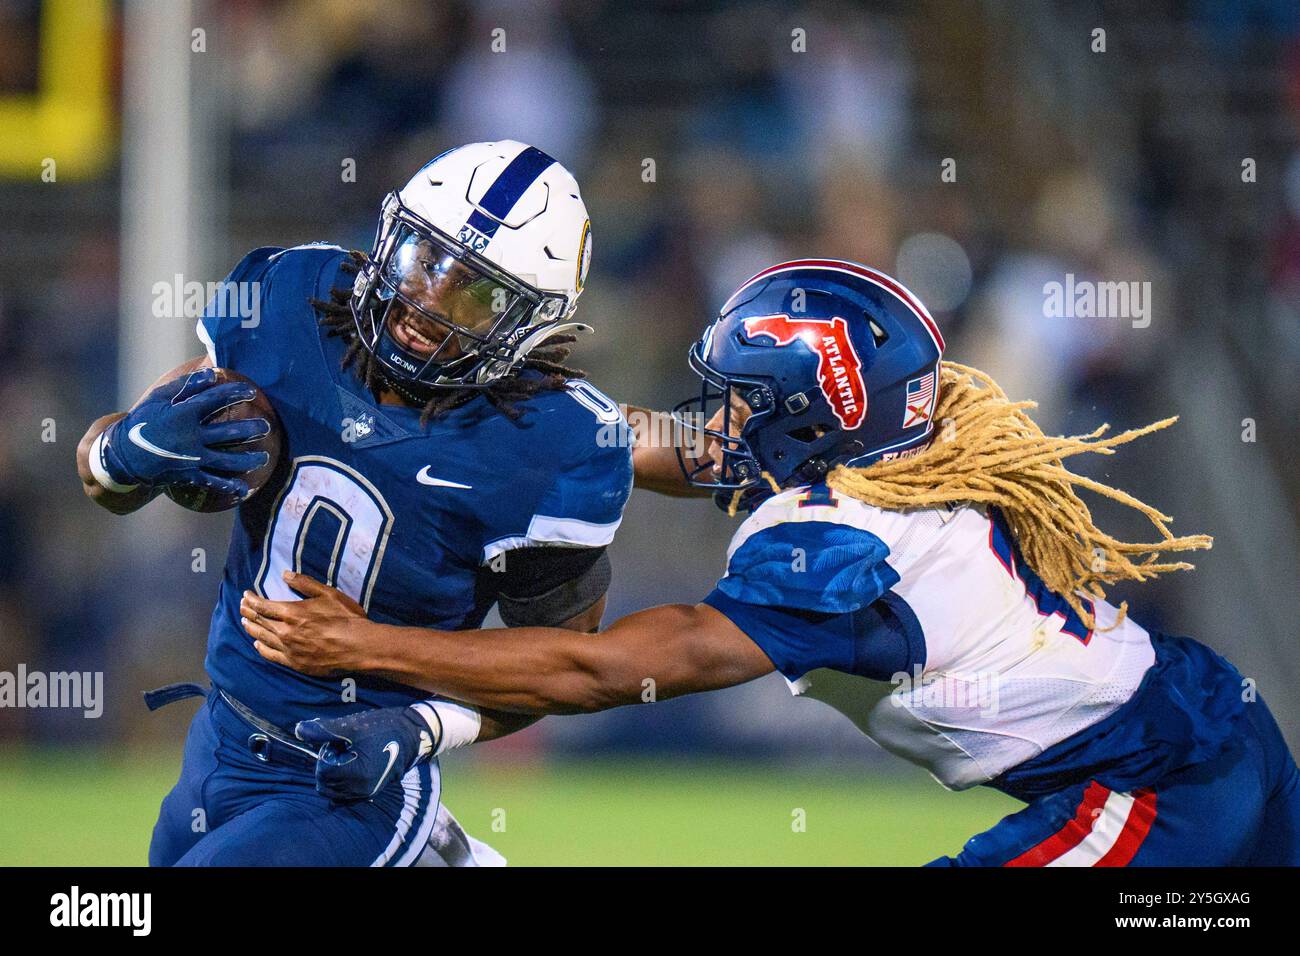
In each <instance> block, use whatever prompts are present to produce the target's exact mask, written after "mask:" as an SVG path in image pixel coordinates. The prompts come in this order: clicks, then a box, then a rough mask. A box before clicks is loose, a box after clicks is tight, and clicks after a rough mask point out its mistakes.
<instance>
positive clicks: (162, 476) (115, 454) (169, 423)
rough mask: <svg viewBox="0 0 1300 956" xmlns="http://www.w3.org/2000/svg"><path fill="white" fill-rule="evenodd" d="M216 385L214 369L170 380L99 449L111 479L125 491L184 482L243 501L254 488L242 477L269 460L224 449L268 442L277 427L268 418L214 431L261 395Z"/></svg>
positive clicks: (244, 387)
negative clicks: (231, 411)
mask: <svg viewBox="0 0 1300 956" xmlns="http://www.w3.org/2000/svg"><path fill="white" fill-rule="evenodd" d="M218 381H219V380H218V375H217V370H216V369H214V368H201V369H198V370H197V371H194V372H191V373H190V374H189V375H187V376H185V378H183V379H182V378H175V379H172V380H171V381H170V382H166V383H164V384H162V385H159V386H158V387H157V388H155V389H154V390H153V391H151V392H150V393H149V394H148V395H146V396H145V397H144V399H143V400H142V401H141V402H140V404H138V405H137V406H136V407H135V408H133V409H131V411H130V412H128V413H127V415H126V417H125V418H122V419H119V420H118V421H116V422H114V423H113V424H112V425H110V426H109V428H108V429H107V430H106V431H105V432H104V436H103V440H102V442H101V443H100V463H101V464H102V465H103V466H104V471H105V472H107V473H108V476H109V477H110V478H112V479H113V480H114V481H115V482H117V483H118V484H120V485H148V486H155V485H169V484H173V483H177V482H181V483H184V484H188V485H194V486H197V487H199V488H207V489H210V490H212V491H215V492H218V493H221V494H234V495H238V496H239V497H240V498H243V497H245V496H246V495H247V494H248V483H247V482H246V481H243V480H241V479H240V478H239V477H238V476H239V475H242V474H246V473H247V472H250V471H253V470H254V469H257V468H261V467H262V466H263V465H265V464H266V462H267V454H266V452H264V451H238V450H236V449H234V448H231V447H226V446H231V445H237V444H238V443H240V442H245V441H251V440H253V439H255V438H260V437H262V436H263V435H265V434H267V433H268V432H269V431H270V430H271V423H270V422H268V421H267V420H266V419H265V418H246V419H243V420H242V421H231V422H213V423H208V421H207V420H208V419H209V418H211V417H212V416H213V415H215V414H216V413H217V412H219V411H221V410H222V409H225V408H229V407H230V406H231V405H238V404H240V403H241V402H247V401H250V400H251V399H252V398H253V396H254V395H255V394H256V392H255V390H254V388H253V386H252V385H250V384H249V383H247V382H222V383H220V384H218Z"/></svg>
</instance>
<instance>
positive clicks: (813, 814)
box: [0, 751, 1018, 866]
mask: <svg viewBox="0 0 1300 956" xmlns="http://www.w3.org/2000/svg"><path fill="white" fill-rule="evenodd" d="M178 758H179V755H172V754H167V755H152V754H146V755H138V754H137V755H132V756H129V757H120V758H109V757H106V756H103V755H100V754H97V753H90V754H78V753H74V752H66V751H53V752H51V751H27V752H22V751H19V752H17V753H12V752H11V753H9V754H6V755H4V756H0V865H17V864H26V865H110V866H131V865H140V864H143V863H144V862H145V859H146V853H147V848H148V842H149V833H150V829H151V828H152V826H153V821H154V817H155V814H156V811H157V807H158V801H159V800H160V799H161V798H162V796H163V794H165V793H166V792H167V789H168V788H169V787H170V786H171V784H172V783H173V782H174V780H175V774H176V770H177V760H178ZM901 767H902V765H900V764H896V763H894V762H891V763H890V764H889V765H888V775H887V776H886V775H885V774H883V773H881V772H877V773H875V774H872V775H870V776H867V775H864V774H862V773H860V772H855V773H841V772H836V771H835V770H829V769H824V768H822V769H817V768H801V767H786V766H780V765H771V764H757V765H756V764H753V763H725V762H722V763H720V762H682V761H678V760H671V759H668V758H664V759H656V760H636V761H615V760H608V761H600V762H591V761H587V762H549V763H536V762H532V761H521V762H509V761H493V762H492V763H490V764H489V763H484V762H482V761H478V762H474V761H470V760H467V759H464V758H462V759H460V760H453V761H445V762H444V775H443V798H444V800H445V802H446V803H447V805H448V806H449V807H450V808H451V810H452V811H453V812H454V813H455V814H456V815H457V817H458V818H459V819H460V820H461V822H462V823H463V824H464V825H465V827H466V829H467V830H469V831H470V832H471V833H472V834H474V835H475V836H477V837H479V838H480V839H483V840H485V841H486V842H488V843H490V844H492V845H493V846H494V847H496V848H497V849H498V850H500V851H501V852H502V853H503V854H505V856H506V857H507V858H508V859H509V861H510V863H511V864H512V865H524V866H546V865H578V866H582V865H605V866H620V865H637V864H649V865H708V864H714V865H728V864H731V865H746V864H775V865H785V864H793V865H800V864H803V865H826V864H829V865H861V864H868V865H871V864H875V865H880V864H894V865H915V864H919V863H924V862H926V861H927V860H930V859H932V858H934V857H935V856H938V855H940V854H944V853H953V852H956V851H957V850H958V849H960V847H961V845H962V843H963V842H965V840H966V838H967V837H969V836H971V835H972V834H974V833H976V832H978V831H980V830H982V829H984V828H986V827H988V826H989V825H990V824H992V823H994V822H995V821H997V820H998V819H999V818H1000V817H1002V816H1003V815H1005V814H1006V813H1008V812H1011V811H1012V810H1014V809H1015V808H1016V806H1018V804H1016V803H1015V801H1013V800H1011V799H1010V798H1008V797H1004V796H1002V795H1000V794H997V793H994V792H992V791H984V790H976V791H970V792H966V793H961V794H953V793H947V792H945V791H944V790H942V789H941V788H940V787H939V786H938V784H936V783H934V782H933V781H932V780H930V779H929V778H928V777H926V776H925V775H924V774H918V773H916V772H914V771H910V770H906V769H905V768H904V769H900V768H901Z"/></svg>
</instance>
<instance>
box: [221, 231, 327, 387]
mask: <svg viewBox="0 0 1300 956" xmlns="http://www.w3.org/2000/svg"><path fill="white" fill-rule="evenodd" d="M346 257H347V253H346V252H344V251H343V250H342V249H340V248H339V247H338V246H327V245H307V246H295V247H294V248H292V249H278V248H276V247H274V246H264V247H263V248H261V249H254V250H253V251H252V252H250V253H249V254H248V255H246V256H244V258H243V259H242V260H240V262H239V264H238V265H237V266H235V268H234V269H233V270H232V271H231V273H230V275H228V276H227V277H226V278H225V280H223V281H222V282H221V283H220V284H219V285H218V286H217V289H216V290H215V293H214V295H213V296H212V298H211V300H210V301H209V302H208V306H207V308H206V309H204V310H203V315H202V316H201V317H200V319H199V328H198V332H199V337H200V338H201V339H203V341H204V344H205V345H208V346H209V352H210V353H211V354H212V356H213V358H214V360H215V361H216V364H217V365H218V366H220V367H221V368H228V369H233V370H235V371H237V372H239V373H241V374H243V375H247V376H248V377H249V378H251V379H252V380H253V381H255V382H257V384H258V385H260V386H262V388H270V387H271V386H272V385H274V384H276V383H277V382H281V381H288V380H291V379H293V378H294V362H295V361H297V360H300V359H302V358H304V357H305V356H307V355H311V354H313V353H319V351H320V335H319V324H320V320H319V316H318V315H317V314H316V310H315V308H314V307H313V306H312V305H311V300H312V299H328V298H329V294H330V288H331V287H332V286H333V285H334V284H335V283H337V282H339V281H340V278H341V277H340V270H339V266H340V263H341V262H342V261H343V260H344V259H345V258H346Z"/></svg>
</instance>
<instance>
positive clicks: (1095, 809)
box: [1002, 780, 1110, 866]
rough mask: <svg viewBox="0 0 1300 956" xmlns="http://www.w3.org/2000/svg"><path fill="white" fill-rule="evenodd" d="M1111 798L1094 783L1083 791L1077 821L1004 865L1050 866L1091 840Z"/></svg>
mask: <svg viewBox="0 0 1300 956" xmlns="http://www.w3.org/2000/svg"><path fill="white" fill-rule="evenodd" d="M1109 796H1110V790H1109V789H1108V788H1107V787H1103V786H1102V785H1101V784H1099V783H1098V782H1097V781H1095V780H1094V781H1093V782H1092V783H1090V784H1088V787H1087V789H1086V790H1084V791H1083V800H1082V802H1080V804H1079V808H1078V809H1077V810H1075V812H1074V819H1072V820H1071V821H1070V822H1069V823H1067V824H1066V825H1065V826H1063V827H1061V829H1059V830H1057V831H1056V832H1055V833H1053V834H1052V835H1051V836H1049V837H1048V838H1047V839H1046V840H1044V841H1043V842H1042V843H1039V844H1038V845H1037V846H1033V847H1030V848H1029V849H1028V850H1026V851H1025V852H1024V853H1022V854H1020V855H1019V856H1018V857H1016V858H1015V859H1013V860H1008V861H1007V862H1006V863H1004V864H1002V865H1003V866H1047V864H1049V863H1051V862H1052V861H1053V860H1055V859H1056V858H1057V857H1058V856H1061V855H1062V854H1064V853H1066V852H1067V851H1069V850H1073V849H1074V848H1075V847H1076V846H1078V845H1079V844H1080V843H1082V842H1083V841H1084V840H1085V839H1087V837H1088V834H1090V833H1091V832H1092V825H1093V824H1094V823H1096V822H1097V814H1098V813H1099V812H1100V811H1101V808H1102V807H1104V806H1105V805H1106V799H1107V798H1108V797H1109Z"/></svg>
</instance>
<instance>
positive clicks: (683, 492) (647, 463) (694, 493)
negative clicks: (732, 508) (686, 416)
mask: <svg viewBox="0 0 1300 956" xmlns="http://www.w3.org/2000/svg"><path fill="white" fill-rule="evenodd" d="M626 413H627V423H628V425H629V426H630V427H631V429H632V432H633V434H634V435H636V445H635V446H634V447H633V448H632V470H633V473H634V476H635V478H634V480H635V484H636V487H638V488H644V489H646V490H647V491H653V492H655V493H656V494H661V495H668V496H669V497H671V498H704V497H708V495H709V494H710V492H709V491H708V489H706V488H696V487H695V486H694V485H689V484H687V483H686V476H685V475H683V474H682V467H681V465H680V464H679V463H678V461H677V447H678V445H679V444H680V443H682V442H684V441H685V440H686V436H685V435H683V434H682V428H681V426H680V425H678V424H676V423H675V422H674V421H673V417H672V416H671V415H669V414H668V413H667V412H655V411H651V410H650V409H648V408H637V407H636V406H632V405H629V406H627V408H626ZM686 454H687V462H688V463H689V464H698V462H696V461H695V459H694V458H693V457H691V454H690V452H689V451H688V452H687V453H686Z"/></svg>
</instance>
